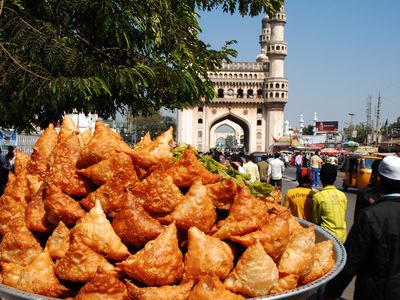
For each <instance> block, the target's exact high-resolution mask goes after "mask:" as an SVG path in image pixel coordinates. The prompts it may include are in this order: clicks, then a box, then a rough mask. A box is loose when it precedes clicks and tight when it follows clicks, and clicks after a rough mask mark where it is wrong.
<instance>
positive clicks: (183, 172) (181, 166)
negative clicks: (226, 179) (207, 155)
mask: <svg viewBox="0 0 400 300" xmlns="http://www.w3.org/2000/svg"><path fill="white" fill-rule="evenodd" d="M167 172H168V173H169V174H170V175H171V176H172V178H173V179H174V183H175V184H176V185H177V186H179V187H190V186H191V185H192V184H193V182H194V181H195V180H196V178H197V177H200V178H201V182H202V183H203V184H211V183H215V182H217V181H219V180H221V178H222V176H221V175H216V174H213V173H211V172H210V171H209V170H208V169H207V168H206V167H204V166H203V165H202V164H201V162H200V161H199V160H198V159H197V157H196V154H195V153H194V152H193V151H192V148H191V147H188V148H186V150H185V152H183V154H182V156H181V157H180V158H179V160H178V161H177V162H175V163H174V164H173V165H172V166H171V167H170V168H169V169H168V170H167Z"/></svg>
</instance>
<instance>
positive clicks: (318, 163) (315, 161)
mask: <svg viewBox="0 0 400 300" xmlns="http://www.w3.org/2000/svg"><path fill="white" fill-rule="evenodd" d="M322 164H323V161H322V159H321V157H319V156H318V151H315V153H314V155H313V156H311V171H312V183H311V186H312V187H316V186H318V174H319V169H321V167H322Z"/></svg>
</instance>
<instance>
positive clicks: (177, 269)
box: [117, 224, 183, 286]
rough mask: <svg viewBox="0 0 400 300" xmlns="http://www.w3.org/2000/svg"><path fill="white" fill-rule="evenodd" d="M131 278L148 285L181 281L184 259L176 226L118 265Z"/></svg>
mask: <svg viewBox="0 0 400 300" xmlns="http://www.w3.org/2000/svg"><path fill="white" fill-rule="evenodd" d="M117 267H120V268H121V269H122V270H123V271H124V272H125V273H126V274H127V275H128V276H129V277H131V278H133V279H136V280H139V281H140V282H143V283H145V284H148V285H157V286H159V285H165V284H174V283H176V282H177V281H179V280H180V279H181V276H182V272H183V257H182V253H181V250H180V249H179V246H178V237H177V231H176V227H175V224H171V225H169V226H168V227H167V228H165V230H164V231H163V232H162V233H161V234H160V235H159V236H158V237H157V238H156V239H155V240H153V241H150V242H148V243H147V244H146V245H145V246H144V248H143V249H142V250H140V251H139V252H137V253H136V254H135V255H132V256H130V257H128V259H127V260H125V261H123V262H121V263H117Z"/></svg>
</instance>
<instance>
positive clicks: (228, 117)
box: [178, 7, 288, 152]
mask: <svg viewBox="0 0 400 300" xmlns="http://www.w3.org/2000/svg"><path fill="white" fill-rule="evenodd" d="M285 24H286V14H285V13H284V8H283V7H282V9H281V10H280V12H278V13H277V14H276V15H275V16H274V17H273V18H272V19H269V18H268V16H265V17H264V18H263V19H262V33H261V35H260V45H261V54H259V55H258V56H257V59H256V62H233V63H230V64H227V63H223V64H222V67H221V69H220V70H219V71H218V72H215V73H213V72H210V73H209V74H208V75H209V77H210V80H211V81H212V82H213V84H214V88H215V93H216V95H217V98H215V99H214V100H213V101H212V102H211V103H210V104H206V105H204V106H199V107H194V108H191V109H185V110H181V111H179V112H178V143H186V144H190V145H192V146H194V147H196V148H197V149H198V150H199V151H203V152H206V151H209V149H210V148H214V147H216V146H217V139H218V138H219V136H218V134H217V133H216V130H217V128H219V127H220V126H221V125H227V126H230V127H232V128H233V129H234V132H235V141H236V143H237V145H241V146H243V147H244V149H245V151H246V152H255V151H262V152H270V151H271V147H272V143H273V139H274V138H279V137H280V136H282V135H283V128H284V115H283V112H284V107H285V104H286V103H287V101H288V80H287V78H285V77H284V59H285V57H286V55H287V43H286V42H285V41H284V26H285Z"/></svg>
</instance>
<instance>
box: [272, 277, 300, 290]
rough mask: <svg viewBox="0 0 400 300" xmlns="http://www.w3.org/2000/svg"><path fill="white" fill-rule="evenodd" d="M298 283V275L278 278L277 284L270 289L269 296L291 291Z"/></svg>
mask: <svg viewBox="0 0 400 300" xmlns="http://www.w3.org/2000/svg"><path fill="white" fill-rule="evenodd" d="M280 275H281V274H280ZM298 281H299V275H294V274H289V275H282V277H279V280H278V283H276V284H275V285H274V286H273V287H272V289H271V291H270V294H278V293H283V292H286V291H290V290H293V289H295V288H296V287H297V282H298Z"/></svg>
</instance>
